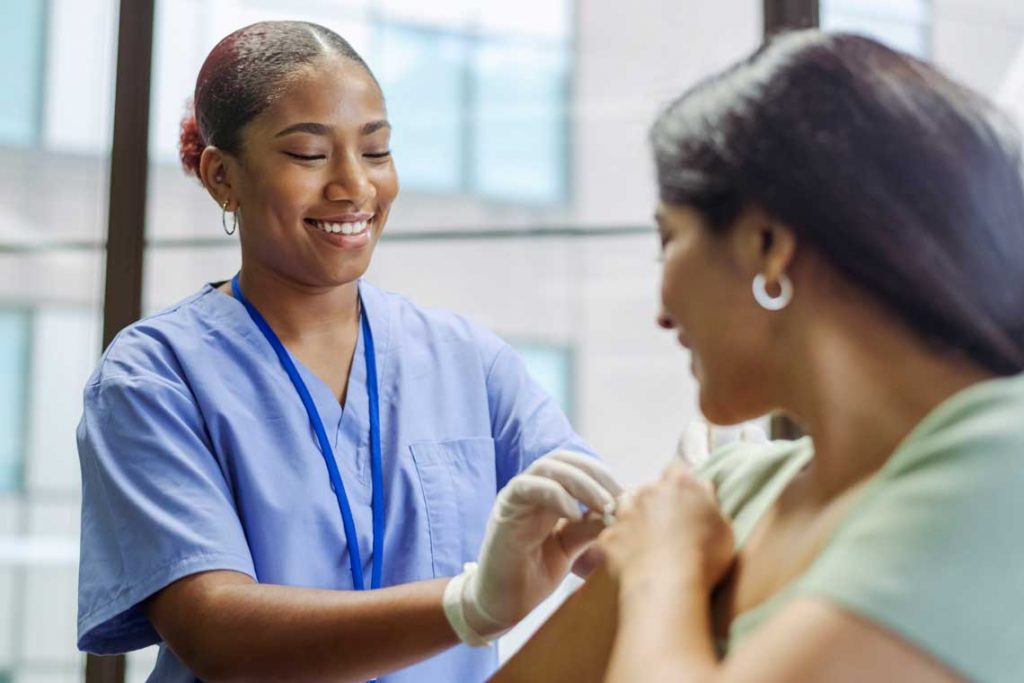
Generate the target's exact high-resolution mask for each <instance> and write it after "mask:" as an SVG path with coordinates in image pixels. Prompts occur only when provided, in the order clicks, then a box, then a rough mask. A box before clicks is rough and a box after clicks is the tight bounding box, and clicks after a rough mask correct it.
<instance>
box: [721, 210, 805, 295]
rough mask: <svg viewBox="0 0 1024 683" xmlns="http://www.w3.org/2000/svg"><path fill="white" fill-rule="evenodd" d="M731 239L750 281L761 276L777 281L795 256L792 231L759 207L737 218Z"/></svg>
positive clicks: (735, 252) (741, 265) (743, 212)
mask: <svg viewBox="0 0 1024 683" xmlns="http://www.w3.org/2000/svg"><path fill="white" fill-rule="evenodd" d="M729 240H730V243H731V244H730V246H731V248H732V252H733V256H734V258H735V259H736V262H737V263H738V264H739V267H740V268H741V269H742V270H743V272H744V275H746V276H748V277H750V278H753V277H754V276H755V275H759V274H760V275H764V276H765V279H767V280H768V282H775V281H777V280H778V279H779V277H780V276H781V275H782V274H784V273H786V272H787V271H788V270H789V268H790V266H791V265H792V263H793V259H794V258H795V257H796V249H797V239H796V234H795V233H794V232H793V230H792V229H791V228H790V227H789V226H787V225H786V224H784V223H782V222H781V221H778V220H776V219H775V218H772V217H771V216H770V215H768V213H767V212H765V211H764V210H763V209H761V208H759V207H756V206H751V207H748V208H746V209H744V210H743V211H742V212H741V213H740V215H739V216H738V217H737V218H736V220H735V222H734V223H733V225H732V228H730V234H729Z"/></svg>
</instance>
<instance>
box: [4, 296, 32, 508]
mask: <svg viewBox="0 0 1024 683" xmlns="http://www.w3.org/2000/svg"><path fill="white" fill-rule="evenodd" d="M29 323H30V318H29V315H28V313H27V312H26V311H24V310H19V309H7V310H3V309H0V377H3V378H4V381H3V382H0V493H2V492H9V491H16V490H18V489H20V488H21V483H22V473H23V467H24V463H23V461H22V457H23V453H24V445H25V412H26V411H25V406H26V400H27V394H28V391H27V387H28V381H29V377H28V372H29V344H28V342H29Z"/></svg>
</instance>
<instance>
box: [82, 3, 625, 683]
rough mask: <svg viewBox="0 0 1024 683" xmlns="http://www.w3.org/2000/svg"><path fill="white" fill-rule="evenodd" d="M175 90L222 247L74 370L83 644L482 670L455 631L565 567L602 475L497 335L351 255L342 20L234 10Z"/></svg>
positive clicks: (376, 215)
mask: <svg viewBox="0 0 1024 683" xmlns="http://www.w3.org/2000/svg"><path fill="white" fill-rule="evenodd" d="M194 110H195V115H194V117H189V118H187V119H186V121H185V122H184V123H183V126H182V134H181V156H182V161H183V163H184V165H185V168H186V170H187V171H189V172H191V173H194V174H195V175H196V176H197V177H198V179H199V180H200V182H201V183H202V185H203V186H204V188H205V189H206V190H207V191H208V192H209V194H210V195H211V197H213V199H214V200H215V201H216V202H217V203H218V204H219V205H220V206H221V208H222V209H223V212H224V214H223V221H224V228H225V230H226V231H227V232H228V233H232V234H233V233H234V232H235V231H236V230H237V232H238V235H239V239H240V242H241V249H242V267H241V271H240V272H239V274H238V275H236V276H235V277H234V278H232V279H231V280H230V281H227V282H222V283H217V284H210V285H206V286H204V287H203V288H202V289H200V291H198V292H197V293H196V294H194V295H192V296H190V297H189V298H187V299H185V300H184V301H181V302H180V303H178V304H176V305H174V306H172V307H171V308H169V309H167V310H165V311H163V312H161V313H158V314H156V315H154V316H152V317H149V318H147V319H145V320H142V321H140V322H138V323H136V324H134V325H132V326H130V327H129V328H127V329H126V330H124V331H123V332H122V333H121V334H120V335H118V337H117V338H116V339H115V340H114V342H113V343H112V344H111V345H110V347H109V348H108V350H107V351H106V353H105V354H104V356H103V358H102V360H101V362H100V364H99V367H98V368H97V370H96V372H95V374H94V375H93V376H92V378H91V379H90V380H89V383H88V385H87V387H86V390H85V397H84V401H85V408H84V415H83V417H82V421H81V424H80V426H79V432H78V439H79V453H80V459H81V465H82V478H83V501H82V545H81V548H82V549H81V566H80V586H79V592H80V594H79V622H78V626H79V647H80V648H82V649H84V650H88V651H90V652H96V653H101V654H103V653H115V652H125V651H129V650H134V649H137V648H141V647H145V646H148V645H152V644H154V643H159V644H160V646H161V648H160V654H159V657H158V660H157V664H156V668H155V670H154V671H153V674H152V676H151V678H150V680H154V681H161V682H167V681H193V680H195V679H196V678H201V679H203V680H205V681H218V680H247V681H251V680H262V679H273V680H289V681H300V680H336V681H338V680H345V681H354V680H367V679H369V678H373V677H374V676H379V677H380V680H381V681H389V682H400V681H410V682H411V681H417V682H422V681H474V680H483V679H484V678H486V677H487V676H488V675H489V673H490V672H491V671H492V670H493V668H494V665H495V659H496V655H495V651H494V650H495V648H486V647H477V648H470V647H467V646H460V647H454V648H453V647H452V646H455V645H457V644H458V643H459V642H460V641H464V642H465V643H468V644H471V645H478V646H479V645H484V644H486V643H487V642H489V641H491V640H493V639H494V638H495V637H497V636H498V635H500V634H501V633H502V632H504V631H505V630H507V629H508V628H509V627H511V626H512V625H514V624H515V623H516V622H517V621H518V620H519V619H520V618H522V617H523V616H524V615H525V614H526V613H527V612H528V611H529V610H530V609H532V608H533V607H534V606H535V605H536V604H537V603H538V602H540V600H542V599H543V598H544V597H545V596H546V595H548V594H549V593H550V592H551V591H552V590H553V589H554V587H555V586H557V584H558V583H559V581H560V580H561V579H562V578H563V577H564V576H565V574H566V572H567V571H568V570H569V569H570V567H571V566H572V564H573V562H574V561H576V560H578V559H579V558H581V556H582V553H584V550H585V548H586V547H587V545H588V544H589V542H590V541H591V540H593V538H594V537H595V536H596V535H597V533H598V531H599V530H600V528H601V524H600V519H599V516H598V515H593V514H590V515H586V516H584V515H583V514H582V513H581V504H582V506H583V507H589V508H592V509H600V508H603V507H604V506H605V505H606V504H608V503H610V502H611V500H612V499H613V496H614V495H616V494H617V493H618V488H617V486H616V484H615V482H614V481H613V480H612V479H611V478H610V477H609V476H608V475H607V473H606V472H605V471H604V470H603V468H602V467H601V466H600V464H599V463H598V462H597V461H596V460H595V459H594V458H592V457H588V456H590V455H592V452H591V451H590V449H589V448H588V446H587V445H586V444H585V443H584V442H583V441H582V440H581V439H580V437H579V436H577V435H576V434H575V433H574V432H573V430H572V428H571V427H570V425H569V423H568V421H567V420H566V418H565V416H564V415H563V414H562V413H561V412H560V410H559V409H558V407H557V406H556V404H555V403H554V401H553V400H552V399H551V398H550V397H549V396H547V395H546V394H545V393H544V392H543V391H542V390H541V389H540V388H539V387H538V386H537V385H536V384H534V383H533V382H532V381H531V380H530V379H529V377H528V375H527V373H526V370H525V368H524V366H523V363H522V361H521V360H520V359H519V358H518V357H517V356H516V354H515V353H514V352H513V351H512V350H511V349H510V348H509V347H508V345H506V344H505V343H504V342H502V341H501V340H500V339H498V338H497V337H496V336H495V335H493V334H491V333H489V332H487V331H486V330H483V329H481V328H480V327H478V326H476V325H474V324H472V323H470V322H469V321H467V320H465V319H463V318H461V317H459V316H456V315H453V314H450V313H445V312H441V311H435V310H427V309H423V308H420V307H418V306H416V305H414V304H412V303H411V302H409V301H408V300H406V299H404V298H402V297H400V296H398V295H395V294H390V293H387V292H384V291H381V290H379V289H376V288H375V287H373V286H371V285H369V284H368V283H366V282H365V281H363V280H362V279H361V277H362V275H363V273H364V272H365V271H366V269H367V267H368V266H369V263H370V258H371V255H372V253H373V249H374V247H375V245H376V243H377V240H378V239H379V238H380V234H381V232H382V231H383V229H384V226H385V223H386V222H387V217H388V212H389V210H390V208H391V205H392V203H393V201H394V200H395V197H396V195H397V193H398V179H397V176H396V172H395V166H394V164H393V162H392V159H391V153H390V149H389V135H390V125H389V123H388V119H387V112H386V109H385V105H384V99H383V96H382V94H381V91H380V87H379V85H378V84H377V82H376V80H375V79H374V77H373V76H372V74H371V73H370V71H369V69H368V68H367V66H366V64H365V63H364V62H363V61H362V59H361V58H360V57H359V55H357V54H356V53H355V51H354V50H353V49H352V48H351V47H350V46H349V45H348V43H346V42H345V41H344V40H343V39H342V38H340V37H339V36H338V35H336V34H334V33H332V32H331V31H329V30H327V29H325V28H323V27H321V26H317V25H313V24H307V23H302V22H267V23H260V24H255V25H252V26H249V27H247V28H243V29H241V30H239V31H236V32H235V33H233V34H231V35H229V36H228V37H227V38H225V39H224V40H222V41H221V42H220V43H219V44H218V45H217V46H216V47H215V48H214V49H213V51H212V52H211V53H210V55H209V56H208V57H207V59H206V62H205V63H204V65H203V67H202V70H201V71H200V74H199V78H198V80H197V83H196V90H195V98H194ZM581 453H582V454H587V455H580V454H581ZM545 454H550V455H547V456H546V457H542V456H545ZM524 470H528V471H526V472H525V473H523V474H520V473H522V472H524ZM499 490H500V491H501V494H500V496H498V498H497V504H495V498H496V492H498V491H499ZM492 505H493V507H494V513H493V514H491V510H492ZM489 515H491V517H490V523H488V518H489ZM478 554H479V568H476V567H475V566H474V565H473V564H469V565H468V566H467V567H465V568H464V565H466V564H467V563H469V562H470V561H472V560H476V559H478ZM453 576H454V577H456V578H455V579H454V580H452V579H451V578H450V577H453ZM361 589H366V590H361ZM389 672H392V673H389Z"/></svg>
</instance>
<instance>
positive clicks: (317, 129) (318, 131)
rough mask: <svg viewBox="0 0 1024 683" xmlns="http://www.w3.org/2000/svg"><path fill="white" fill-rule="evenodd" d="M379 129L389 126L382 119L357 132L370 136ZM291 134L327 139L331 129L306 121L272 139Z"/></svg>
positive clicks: (288, 128) (286, 129) (366, 125)
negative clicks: (304, 134) (305, 134)
mask: <svg viewBox="0 0 1024 683" xmlns="http://www.w3.org/2000/svg"><path fill="white" fill-rule="evenodd" d="M381 128H391V124H390V123H388V122H387V121H386V120H384V119H379V120H377V121H370V122H369V123H367V124H365V125H363V127H362V129H361V130H360V131H359V132H360V133H361V134H363V135H370V134H371V133H375V132H377V131H378V130H380V129H381ZM292 133H309V134H310V135H322V136H324V137H327V136H328V135H330V134H331V128H330V126H325V125H324V124H322V123H314V122H312V121H306V122H303V123H296V124H294V125H291V126H288V127H287V128H285V129H284V130H282V131H280V132H279V133H278V134H277V135H275V136H274V137H275V138H280V137H284V136H285V135H291V134H292Z"/></svg>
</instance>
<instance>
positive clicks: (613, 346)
mask: <svg viewBox="0 0 1024 683" xmlns="http://www.w3.org/2000/svg"><path fill="white" fill-rule="evenodd" d="M287 4H288V5H289V6H290V9H287V10H285V9H281V8H282V7H283V6H284V5H285V3H281V2H273V1H271V0H202V1H200V0H156V1H155V6H153V22H152V26H153V31H152V41H151V52H150V55H151V70H150V72H149V75H150V79H149V88H150V91H149V96H148V101H149V103H150V104H149V112H148V131H144V132H147V133H148V136H144V137H143V138H142V139H147V137H148V142H147V143H146V144H143V145H142V147H148V151H147V150H145V149H131V148H130V146H128V147H127V148H125V147H124V146H122V148H121V149H119V150H117V151H116V153H115V154H114V155H113V157H114V158H115V159H117V160H120V159H124V158H131V157H133V156H134V158H135V159H137V160H141V164H142V168H144V169H145V170H146V171H147V172H146V173H145V174H141V175H139V174H135V175H136V177H140V178H145V186H144V190H145V192H144V194H143V195H142V196H143V200H144V201H143V202H142V203H137V204H136V209H137V215H138V216H139V217H140V219H139V220H138V221H134V222H132V223H131V224H129V225H127V226H125V225H124V224H123V222H122V224H121V225H120V227H119V228H118V230H120V232H117V231H115V230H114V228H113V227H111V228H110V229H109V232H108V223H109V224H110V225H111V226H113V225H114V223H115V222H116V221H115V220H114V219H113V218H111V217H112V216H113V217H115V218H116V216H117V215H129V214H130V212H128V214H123V213H122V214H117V212H116V211H115V204H117V203H118V202H122V201H123V196H122V195H123V193H124V190H123V189H122V190H116V191H112V189H111V172H112V171H111V168H112V147H113V145H112V143H113V140H114V111H115V108H114V101H115V92H117V74H118V68H117V54H118V36H119V17H121V16H123V13H124V12H126V11H129V10H131V11H138V10H139V5H148V6H152V0H141V2H139V3H136V2H132V1H131V0H125V2H123V3H119V2H118V1H117V0H3V1H2V2H0V60H2V62H3V64H4V65H5V67H4V68H3V69H2V70H0V92H2V93H3V97H2V98H0V683H15V682H16V683H57V682H62V683H63V682H76V681H83V680H85V675H86V674H85V670H86V666H85V662H86V660H85V657H84V656H83V655H81V654H79V653H78V652H77V651H76V649H75V617H76V614H75V613H76V601H77V597H76V581H77V557H78V546H77V543H78V541H77V537H78V525H79V504H80V484H79V470H78V459H77V455H76V448H75V427H76V425H77V422H78V419H79V416H80V414H81V391H82V388H83V386H84V383H85V381H86V378H87V377H88V375H89V373H90V372H91V370H92V369H93V367H94V365H95V363H96V361H97V358H98V356H99V354H100V352H101V349H102V345H103V337H104V335H103V322H104V310H105V305H106V306H107V307H108V308H107V310H108V311H110V310H112V309H111V308H110V305H111V303H112V301H113V300H114V299H118V298H119V299H120V300H122V301H124V300H128V301H131V300H132V299H133V298H134V299H136V300H139V301H141V304H140V306H141V312H142V313H143V314H146V313H151V312H154V311H157V310H159V309H160V308H162V307H164V306H166V305H168V304H171V303H173V302H175V301H177V300H178V299H181V298H183V297H185V296H187V295H189V294H192V293H193V292H195V291H196V290H198V289H199V288H200V287H201V286H202V284H203V283H205V282H209V281H216V280H224V279H227V278H229V277H230V276H231V275H232V274H233V273H234V272H235V271H236V270H237V267H238V263H239V257H238V249H237V243H236V238H232V237H227V236H225V235H224V233H223V232H222V230H221V226H220V212H219V208H218V207H217V206H216V205H215V204H214V203H213V201H211V200H210V198H209V197H208V195H207V194H206V193H205V191H203V190H202V189H201V187H200V186H199V184H198V183H197V181H196V180H195V179H193V178H188V177H186V176H185V175H184V174H183V173H182V171H181V168H180V166H179V164H178V162H177V156H176V154H177V152H176V143H177V138H178V125H179V122H180V120H181V117H182V115H183V113H184V111H185V102H186V99H187V98H188V97H190V96H191V94H192V90H193V88H194V85H195V77H196V74H197V73H198V70H199V67H200V65H201V64H202V61H203V59H204V57H205V56H206V54H207V53H208V52H209V50H210V49H211V48H212V47H213V45H214V44H215V43H216V42H217V41H218V40H219V39H220V38H221V37H223V36H224V35H226V34H227V33H229V32H231V31H233V30H234V29H236V28H239V27H241V26H243V25H246V24H249V23H252V22H255V21H259V20H264V19H286V18H287V19H304V20H309V21H314V22H318V23H321V24H323V25H325V26H328V27H330V28H332V29H334V30H336V31H338V32H339V33H341V34H342V35H343V36H344V37H346V38H347V39H348V40H349V41H350V42H351V43H352V44H353V45H354V46H355V47H356V49H357V50H359V51H360V52H361V53H362V55H363V56H364V57H365V59H366V60H367V62H368V63H369V64H370V66H371V68H372V69H373V70H374V71H375V73H376V75H377V77H378V79H379V80H380V82H381V84H382V86H383V89H384V92H385V95H386V98H387V102H388V108H389V113H390V118H391V120H392V122H393V124H394V145H393V149H394V153H395V162H396V164H397V168H398V172H399V176H400V178H401V181H402V196H401V198H400V200H399V201H398V203H397V204H396V205H395V208H394V210H393V212H392V217H391V219H390V222H389V225H388V228H387V232H386V234H385V237H384V240H383V241H382V243H381V244H380V246H379V248H378V251H377V254H376V256H375V260H374V263H373V266H372V268H371V271H370V273H369V276H368V277H369V279H370V280H371V281H373V282H374V283H375V284H377V285H379V286H381V287H383V288H385V289H390V290H394V291H398V292H401V293H403V294H406V295H407V296H409V297H411V298H412V299H413V300H415V301H416V302H418V303H420V304H426V305H437V306H443V307H447V308H451V309H454V310H456V311H459V312H461V313H464V314H466V315H468V316H470V317H472V318H474V319H476V320H478V321H480V322H482V323H484V324H485V325H487V326H489V327H490V328H492V329H494V330H495V331H496V332H498V333H499V334H501V335H502V336H504V337H505V338H506V339H507V340H509V341H510V342H511V343H512V344H513V345H514V346H516V347H517V348H518V349H519V350H520V352H521V353H522V354H523V355H524V357H525V358H526V360H527V363H528V365H529V367H530V369H531V371H532V372H534V374H535V375H536V377H537V379H538V380H539V381H540V382H541V383H543V384H544V385H545V386H546V387H547V388H548V389H549V390H550V391H551V392H552V393H553V394H554V395H555V396H556V398H557V399H558V400H559V401H560V402H561V404H562V406H563V407H564V409H565V410H566V412H567V413H568V414H569V416H570V418H571V420H572V421H573V423H574V425H575V426H576V428H577V429H578V430H579V431H580V432H581V433H582V434H583V435H584V436H585V437H586V438H587V439H589V440H590V442H591V443H592V444H593V445H594V446H595V447H596V448H597V449H598V450H599V451H600V452H601V453H603V454H604V455H605V457H606V458H607V459H608V460H609V462H610V463H611V465H612V467H613V469H614V470H615V471H616V473H617V474H618V475H619V476H620V478H621V479H622V480H623V481H624V482H627V483H636V482H639V481H642V480H645V479H649V478H651V477H652V476H654V475H656V474H657V473H658V472H659V471H660V469H661V467H662V466H663V465H664V464H665V462H667V460H668V459H669V458H670V457H671V456H672V454H673V452H674V451H675V447H676V441H677V439H678V436H679V434H680V432H681V430H682V428H683V426H684V425H685V424H686V423H687V422H688V421H689V420H690V419H692V418H693V417H694V416H695V415H696V407H695V387H694V385H693V380H692V378H691V377H690V376H689V372H688V370H687V368H688V364H689V361H688V359H687V358H686V356H685V352H684V351H682V350H681V349H680V348H679V347H678V346H677V345H676V343H675V340H674V336H673V335H671V334H665V333H663V332H661V331H659V330H658V329H657V328H656V326H655V324H654V320H655V314H656V310H657V281H658V276H659V267H658V265H657V262H656V258H657V251H658V245H657V238H656V236H655V233H654V229H653V226H652V220H651V214H652V211H653V208H654V202H655V193H654V183H653V174H652V167H651V163H650V161H649V158H648V150H647V147H646V129H647V126H648V125H649V123H650V122H651V120H652V118H653V116H654V115H655V113H656V112H657V110H658V109H659V107H660V106H661V105H663V104H664V103H665V102H666V101H667V100H669V99H670V98H672V97H674V96H676V95H678V94H679V93H680V92H681V91H682V90H683V89H684V88H686V87H687V86H689V85H691V84H693V83H695V82H696V81H697V80H699V79H701V78H702V77H704V76H706V75H708V74H710V73H712V72H714V71H716V70H717V69H720V68H721V67H724V66H726V65H727V64H729V63H730V62H732V61H734V60H736V59H737V58H739V57H741V56H744V55H746V54H747V53H749V52H750V51H752V50H753V49H755V48H756V47H757V45H758V44H759V43H760V42H761V41H762V40H763V37H764V35H765V33H766V30H771V29H773V28H775V27H776V26H780V25H785V24H786V23H787V22H789V23H792V24H797V25H807V24H815V23H817V24H820V25H821V26H823V27H825V28H829V29H844V30H852V31H858V32H863V33H867V34H870V35H873V36H876V37H878V38H880V39H882V40H884V41H887V42H889V43H890V44H892V45H894V46H896V47H899V48H901V49H904V50H907V51H909V52H912V53H914V54H916V55H920V56H922V57H924V58H927V59H930V60H934V61H935V62H937V63H938V64H939V65H940V66H941V67H943V68H944V69H945V70H946V71H947V72H948V73H950V74H951V75H953V76H954V77H957V78H959V79H961V80H963V81H965V82H967V83H968V84H970V85H972V86H974V87H975V88H977V89H978V90H980V91H982V92H984V93H986V94H988V95H989V96H991V97H992V98H993V99H996V100H998V101H999V102H1001V103H1002V104H1003V105H1004V106H1006V107H1007V108H1008V109H1009V110H1011V111H1012V112H1014V115H1015V116H1016V117H1017V118H1018V120H1020V119H1024V3H1021V2H1020V0H932V1H931V2H929V1H927V0H821V1H820V3H819V2H818V1H817V0H794V1H790V0H716V1H715V2H705V1H702V0H674V1H672V2H669V1H667V0H632V1H631V2H628V3H626V2H622V1H621V0H516V1H515V2H508V1H507V0H486V1H473V0H431V1H430V2H423V1H422V0H290V2H289V3H287ZM122 5H123V6H122ZM142 14H143V15H144V14H145V10H144V9H143V12H142ZM131 30H132V27H131V26H128V27H127V29H126V28H125V27H122V29H121V34H120V35H121V36H122V41H123V40H124V39H125V38H124V36H126V35H128V36H129V37H131V36H134V39H135V40H137V41H140V42H141V44H142V45H144V46H148V45H149V42H150V41H149V38H148V33H147V32H146V30H145V27H142V28H140V29H139V30H140V31H141V34H140V35H135V34H133V33H131ZM126 31H127V33H126ZM141 63H144V61H143V62H141ZM130 66H131V65H122V68H123V69H124V71H123V73H125V74H128V73H130V69H129V68H128V67H130ZM144 80H145V79H143V81H144ZM121 87H122V88H123V91H124V92H125V93H128V94H130V93H131V91H132V88H133V87H135V86H134V85H133V83H131V82H129V81H128V80H127V79H126V80H124V82H123V83H122V86H121ZM142 87H143V90H142V91H141V92H142V95H143V97H144V98H145V89H144V87H145V84H144V82H143V86H142ZM143 101H145V99H143ZM143 111H144V110H143ZM143 127H145V121H143ZM118 163H120V161H118ZM115 173H116V168H115ZM129 204H130V202H129ZM143 216H144V219H143V218H142V217H143ZM140 222H141V224H139V223H140ZM126 231H127V232H128V233H132V232H133V233H135V234H136V236H137V237H140V236H141V237H144V243H143V242H138V244H140V245H143V246H144V252H143V258H142V259H141V261H140V264H141V266H142V270H141V273H142V277H141V285H138V284H133V283H132V278H131V277H125V278H123V279H121V278H120V277H118V278H117V279H112V278H113V277H114V276H116V275H117V274H118V273H119V272H120V269H121V268H122V264H121V263H120V262H116V261H115V260H114V259H111V262H110V263H108V262H107V261H108V248H109V249H111V250H113V251H112V253H115V254H117V253H121V252H117V251H116V249H118V248H120V247H119V246H118V245H120V244H121V242H123V241H124V239H123V235H124V234H126ZM115 233H116V234H117V235H120V236H118V237H116V239H117V240H118V244H114V243H113V241H114V240H115ZM108 235H109V237H110V241H109V242H108ZM122 246H123V245H122ZM124 269H125V272H128V273H129V274H131V273H136V272H137V271H135V270H133V266H131V265H130V264H127V263H125V264H124ZM125 289H129V290H131V291H124V290H125ZM110 324H111V318H110V315H109V314H108V326H109V325H110ZM534 621H536V619H535V620H534ZM530 627H531V626H530V625H527V626H526V627H524V628H525V629H527V630H528V629H529V628H530ZM524 632H525V631H521V632H520V633H519V634H515V635H513V637H512V638H510V639H509V640H508V641H507V642H506V643H505V644H504V646H503V649H504V651H505V652H509V651H511V649H513V648H514V647H515V644H516V642H518V639H521V637H522V633H524ZM153 656H154V653H153V650H152V649H150V650H147V651H143V652H140V653H135V654H132V655H130V656H129V657H128V658H127V668H126V673H125V676H126V680H128V681H133V682H134V681H142V680H144V679H145V677H146V675H147V674H148V672H149V670H150V668H151V665H152V661H153ZM94 666H95V663H94ZM120 666H121V665H120V664H119V665H118V667H115V668H114V669H110V668H107V669H103V670H102V672H101V670H100V669H94V670H93V672H92V674H91V676H90V683H92V681H100V680H103V681H115V680H121V678H120V676H121V675H122V674H121V672H120V669H119V667H120ZM97 672H100V673H97Z"/></svg>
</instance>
